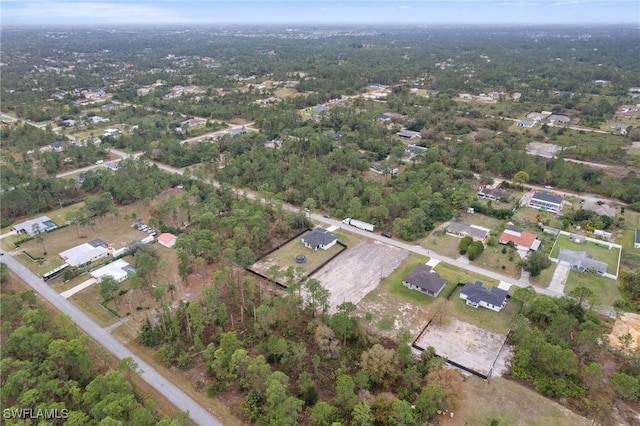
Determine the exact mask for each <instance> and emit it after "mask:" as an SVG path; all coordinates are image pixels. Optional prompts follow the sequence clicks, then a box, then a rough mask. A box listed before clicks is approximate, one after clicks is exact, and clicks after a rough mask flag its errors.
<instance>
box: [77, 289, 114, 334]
mask: <svg viewBox="0 0 640 426" xmlns="http://www.w3.org/2000/svg"><path fill="white" fill-rule="evenodd" d="M69 300H70V301H71V302H72V303H73V304H74V305H76V306H77V307H78V308H80V309H82V311H83V312H84V313H86V314H87V315H89V316H90V317H91V318H93V319H94V321H95V322H97V323H98V324H100V325H101V326H102V327H106V326H108V325H111V324H113V323H114V322H116V321H118V320H119V318H118V317H116V316H115V315H113V314H112V313H111V312H109V311H108V310H107V309H106V308H105V307H104V306H102V305H101V304H100V301H101V300H102V297H101V296H100V293H99V291H98V283H96V284H94V285H92V286H90V287H87V288H85V289H84V290H82V291H81V292H78V293H76V294H74V295H73V296H71V297H70V298H69Z"/></svg>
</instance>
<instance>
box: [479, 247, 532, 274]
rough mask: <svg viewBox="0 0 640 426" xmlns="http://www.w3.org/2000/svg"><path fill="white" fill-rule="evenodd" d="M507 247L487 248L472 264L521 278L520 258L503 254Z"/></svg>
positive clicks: (515, 255)
mask: <svg viewBox="0 0 640 426" xmlns="http://www.w3.org/2000/svg"><path fill="white" fill-rule="evenodd" d="M504 247H505V246H503V245H498V246H496V247H486V248H485V250H484V252H483V253H482V254H481V255H480V256H479V257H478V258H477V259H476V260H474V261H473V262H472V264H474V265H476V266H479V267H481V268H484V269H488V270H490V271H495V272H498V273H500V274H503V275H507V276H510V277H514V278H520V266H518V262H520V256H518V255H517V254H513V255H512V254H509V251H507V253H504V254H503V253H502V249H503V248H504Z"/></svg>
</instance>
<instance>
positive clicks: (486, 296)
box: [460, 281, 507, 312]
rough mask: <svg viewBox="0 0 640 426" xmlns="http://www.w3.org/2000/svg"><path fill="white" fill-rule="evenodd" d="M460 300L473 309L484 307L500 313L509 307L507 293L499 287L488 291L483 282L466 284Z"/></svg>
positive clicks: (461, 291)
mask: <svg viewBox="0 0 640 426" xmlns="http://www.w3.org/2000/svg"><path fill="white" fill-rule="evenodd" d="M460 298H461V299H462V300H466V302H467V305H468V306H471V307H472V308H477V307H478V306H482V307H484V308H487V309H491V310H492V311H496V312H500V311H501V310H502V309H503V308H504V307H505V306H506V305H507V291H506V290H503V289H501V288H498V287H491V288H490V289H487V288H486V287H485V286H484V284H483V283H482V281H476V282H474V283H471V282H469V283H466V284H465V285H464V287H462V290H460Z"/></svg>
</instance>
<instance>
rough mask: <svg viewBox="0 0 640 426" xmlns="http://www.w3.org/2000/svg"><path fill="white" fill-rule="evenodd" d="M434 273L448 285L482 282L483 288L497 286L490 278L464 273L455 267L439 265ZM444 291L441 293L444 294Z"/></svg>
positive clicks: (496, 282) (495, 281) (444, 264)
mask: <svg viewBox="0 0 640 426" xmlns="http://www.w3.org/2000/svg"><path fill="white" fill-rule="evenodd" d="M434 269H435V271H436V272H437V273H438V274H440V276H441V277H442V278H444V279H445V280H447V282H448V283H452V284H453V285H455V284H457V283H466V282H468V281H476V280H478V281H482V282H483V283H484V285H485V287H495V286H497V285H498V284H499V282H498V281H497V280H494V279H492V278H488V277H485V276H482V275H477V274H472V273H470V272H467V271H464V270H462V269H459V268H456V267H455V266H452V265H449V264H446V263H439V264H438V265H436V267H435V268H434ZM445 291H446V289H445V290H444V291H443V292H442V294H445Z"/></svg>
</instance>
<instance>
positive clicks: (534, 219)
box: [513, 207, 566, 229]
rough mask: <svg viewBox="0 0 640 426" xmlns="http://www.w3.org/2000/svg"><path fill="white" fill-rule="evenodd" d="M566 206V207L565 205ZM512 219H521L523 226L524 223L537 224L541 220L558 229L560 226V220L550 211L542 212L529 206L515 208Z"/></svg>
mask: <svg viewBox="0 0 640 426" xmlns="http://www.w3.org/2000/svg"><path fill="white" fill-rule="evenodd" d="M565 208H566V207H565ZM513 219H514V221H522V222H523V224H522V225H523V226H524V225H526V224H537V223H538V222H542V223H544V224H545V225H547V226H551V227H554V228H558V229H560V228H561V227H562V221H561V220H560V219H559V218H558V217H557V216H556V215H555V213H551V212H543V211H541V210H536V209H532V208H531V207H521V208H519V209H517V210H516V214H515V215H513Z"/></svg>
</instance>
